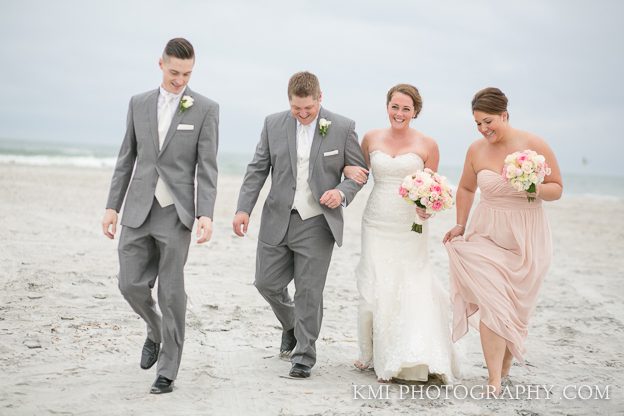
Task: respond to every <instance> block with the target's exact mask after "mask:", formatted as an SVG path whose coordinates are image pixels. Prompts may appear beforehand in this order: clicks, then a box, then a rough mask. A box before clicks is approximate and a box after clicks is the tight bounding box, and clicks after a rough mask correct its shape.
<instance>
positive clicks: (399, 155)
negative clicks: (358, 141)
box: [369, 149, 424, 162]
mask: <svg viewBox="0 0 624 416" xmlns="http://www.w3.org/2000/svg"><path fill="white" fill-rule="evenodd" d="M375 152H379V153H381V154H384V155H386V156H388V157H389V158H391V159H396V158H397V157H401V156H406V155H414V156H416V157H417V158H418V159H420V160H421V161H423V158H422V157H420V155H419V154H418V153H415V152H406V153H399V154H397V155H394V156H392V155H391V154H390V153H386V152H384V151H383V150H379V149H375V150H373V151H372V152H369V154H371V155H372V154H373V153H375ZM423 162H424V161H423Z"/></svg>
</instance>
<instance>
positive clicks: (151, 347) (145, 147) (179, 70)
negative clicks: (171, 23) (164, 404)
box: [102, 38, 219, 394]
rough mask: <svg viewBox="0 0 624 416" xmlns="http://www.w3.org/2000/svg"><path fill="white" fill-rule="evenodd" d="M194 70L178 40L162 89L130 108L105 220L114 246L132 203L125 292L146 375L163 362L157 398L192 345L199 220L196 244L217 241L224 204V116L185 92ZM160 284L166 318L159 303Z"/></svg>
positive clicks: (167, 57)
mask: <svg viewBox="0 0 624 416" xmlns="http://www.w3.org/2000/svg"><path fill="white" fill-rule="evenodd" d="M194 64H195V53H194V50H193V46H192V45H191V44H190V42H188V41H187V40H186V39H182V38H176V39H172V40H170V41H169V42H168V43H167V46H166V47H165V50H164V52H163V55H162V57H161V59H160V61H159V65H160V68H161V70H162V72H163V81H162V84H161V86H160V88H158V89H155V90H151V91H148V92H146V93H143V94H139V95H136V96H134V97H132V98H131V100H130V106H129V109H128V119H127V127H126V135H125V137H124V139H123V142H122V144H121V150H120V151H119V157H118V159H117V165H116V166H115V171H114V173H113V179H112V183H111V187H110V193H109V195H108V202H107V203H106V213H105V215H104V219H103V220H102V228H103V231H104V234H105V235H106V236H107V237H109V238H111V239H112V238H114V236H115V232H116V226H117V213H118V212H119V210H120V209H121V205H122V203H123V202H124V199H125V207H124V212H123V217H122V220H121V225H123V226H124V227H123V229H122V230H121V236H120V238H119V249H118V251H119V264H120V267H119V289H120V290H121V293H122V294H123V296H124V297H125V298H126V300H127V301H128V303H129V304H130V306H131V307H132V309H134V311H135V312H136V313H137V314H139V315H140V316H141V317H142V318H143V320H144V321H145V322H146V324H147V338H146V340H145V343H144V345H143V350H142V354H141V368H144V369H148V368H150V367H152V366H153V365H154V364H155V363H156V362H158V367H157V377H156V381H155V382H154V384H153V385H152V388H151V390H150V393H154V394H160V393H169V392H171V391H172V390H173V380H175V378H176V376H177V373H178V368H179V366H180V359H181V357H182V347H183V345H184V325H185V315H186V299H187V298H186V293H185V291H184V264H185V263H186V258H187V255H188V249H189V244H190V241H191V230H192V228H193V223H194V221H195V218H198V226H197V237H198V239H197V243H199V244H201V243H204V242H206V241H208V240H209V239H210V237H211V235H212V215H213V211H214V204H215V198H216V194H217V145H218V124H219V106H218V105H217V103H215V102H214V101H211V100H209V99H208V98H206V97H203V96H201V95H199V94H198V93H196V92H194V91H191V89H190V88H188V87H187V83H188V81H189V79H190V77H191V72H192V70H193V66H194ZM133 172H134V173H133ZM195 179H197V200H195V191H196V186H195ZM126 191H127V193H126ZM157 277H158V306H159V307H160V311H159V310H158V308H157V307H156V305H155V303H154V300H153V298H152V288H153V287H154V284H155V282H156V278H157ZM161 314H162V316H161ZM161 343H162V349H161V348H160V344H161Z"/></svg>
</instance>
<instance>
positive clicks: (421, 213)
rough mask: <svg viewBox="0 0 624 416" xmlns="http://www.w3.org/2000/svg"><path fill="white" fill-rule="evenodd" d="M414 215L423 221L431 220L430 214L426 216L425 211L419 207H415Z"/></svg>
mask: <svg viewBox="0 0 624 416" xmlns="http://www.w3.org/2000/svg"><path fill="white" fill-rule="evenodd" d="M416 214H418V218H420V219H421V220H423V221H425V220H428V219H429V218H431V214H427V210H426V209H424V208H421V207H419V206H417V207H416Z"/></svg>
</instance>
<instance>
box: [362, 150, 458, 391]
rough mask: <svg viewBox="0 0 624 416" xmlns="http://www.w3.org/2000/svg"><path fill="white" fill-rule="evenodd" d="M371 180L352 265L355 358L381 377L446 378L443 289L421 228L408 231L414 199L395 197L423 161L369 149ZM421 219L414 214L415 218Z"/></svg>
mask: <svg viewBox="0 0 624 416" xmlns="http://www.w3.org/2000/svg"><path fill="white" fill-rule="evenodd" d="M370 161H371V172H372V175H373V178H374V187H373V190H372V192H371V194H370V197H369V199H368V203H367V205H366V209H365V211H364V216H363V219H362V256H361V259H360V262H359V264H358V266H357V268H356V276H357V284H358V290H359V292H360V305H359V325H358V335H359V347H360V361H361V362H363V363H365V364H368V365H369V366H373V367H374V368H375V373H376V374H377V377H379V378H380V379H383V380H389V379H391V378H398V379H403V380H423V381H426V380H427V377H428V373H436V374H439V375H441V376H442V377H443V378H444V379H445V380H446V381H447V382H450V381H452V380H453V379H454V378H456V377H458V365H457V362H456V361H457V360H456V357H455V352H454V349H453V346H452V343H451V336H450V330H449V323H450V322H449V318H448V316H449V314H448V309H449V301H448V295H447V294H446V292H445V291H444V289H443V288H442V287H441V286H440V284H439V282H438V281H436V279H435V278H434V276H433V273H432V271H431V267H430V264H429V254H428V249H427V235H428V224H427V222H425V223H424V225H423V233H422V234H418V233H415V232H413V231H411V225H412V223H413V222H414V220H416V219H417V216H416V211H415V209H414V205H410V204H408V203H406V202H405V201H404V200H403V199H402V198H401V197H400V196H399V192H398V190H399V186H400V184H401V182H402V180H403V178H404V177H405V176H407V175H410V174H412V173H414V172H416V171H417V170H421V169H423V167H424V163H423V160H422V159H421V158H420V157H419V156H418V155H417V154H415V153H405V154H401V155H398V156H396V157H392V156H390V155H388V154H386V153H383V152H381V151H379V150H376V151H373V152H371V154H370ZM417 221H418V222H419V220H417Z"/></svg>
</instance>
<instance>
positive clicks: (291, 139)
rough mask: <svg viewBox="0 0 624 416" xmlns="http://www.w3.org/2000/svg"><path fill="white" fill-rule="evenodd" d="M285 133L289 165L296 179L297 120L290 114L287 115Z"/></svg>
mask: <svg viewBox="0 0 624 416" xmlns="http://www.w3.org/2000/svg"><path fill="white" fill-rule="evenodd" d="M286 134H287V137H288V139H287V140H288V151H289V152H290V166H291V167H292V173H293V177H294V178H295V180H296V179H297V120H296V119H295V118H294V117H293V116H292V115H289V116H288V124H287V125H286Z"/></svg>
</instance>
